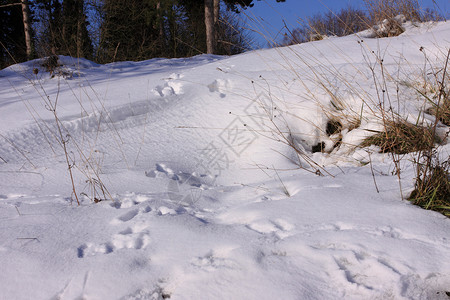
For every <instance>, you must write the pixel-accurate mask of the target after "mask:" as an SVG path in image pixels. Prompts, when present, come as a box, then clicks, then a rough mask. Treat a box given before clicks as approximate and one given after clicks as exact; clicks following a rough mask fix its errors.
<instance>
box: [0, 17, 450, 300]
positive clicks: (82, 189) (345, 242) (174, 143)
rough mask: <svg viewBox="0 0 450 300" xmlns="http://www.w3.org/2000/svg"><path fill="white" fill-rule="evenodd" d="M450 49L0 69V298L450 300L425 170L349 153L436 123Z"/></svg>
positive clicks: (365, 46)
mask: <svg viewBox="0 0 450 300" xmlns="http://www.w3.org/2000/svg"><path fill="white" fill-rule="evenodd" d="M449 37H450V24H449V23H438V24H424V25H420V26H416V27H414V26H410V27H408V29H407V30H406V31H405V33H403V34H402V35H400V36H399V37H394V38H383V39H372V38H369V37H368V35H365V34H364V32H363V33H361V34H359V35H352V36H347V37H342V38H327V39H325V40H322V41H317V42H312V43H307V44H302V45H295V46H291V47H285V48H276V49H266V50H260V51H254V52H248V53H244V54H241V55H237V56H232V57H220V56H208V55H202V56H197V57H193V58H187V59H153V60H148V61H143V62H117V63H112V64H107V65H97V64H94V63H92V62H89V61H86V60H77V59H74V58H70V57H62V56H61V57H59V63H60V64H61V66H60V67H59V68H58V70H56V71H54V72H53V74H49V73H48V72H46V70H45V68H44V67H42V63H43V62H42V60H34V61H30V62H27V63H23V64H18V65H14V66H11V67H9V68H6V69H4V70H2V71H0V115H1V128H0V134H1V136H0V139H1V143H0V157H1V159H0V299H5V300H6V299H449V297H448V296H447V295H446V292H449V291H450V223H449V219H447V218H446V217H444V216H443V215H441V214H439V213H437V212H432V211H427V210H423V209H421V208H419V207H417V206H414V205H412V204H411V203H409V202H408V201H407V200H404V199H406V198H407V196H408V195H409V193H410V192H411V191H412V189H413V186H414V177H415V171H414V166H413V165H412V164H411V161H412V157H413V156H412V155H405V156H404V157H403V158H402V160H401V180H400V182H399V179H398V177H397V176H396V175H395V174H393V173H395V172H394V171H395V166H394V163H393V161H392V157H391V156H390V155H388V154H380V153H379V151H378V150H379V149H377V147H375V146H370V147H367V148H359V147H357V145H358V144H359V143H360V142H361V141H362V140H363V139H364V138H365V137H367V136H369V135H371V134H373V133H374V132H375V131H376V130H382V122H381V119H380V108H381V107H384V109H385V110H387V111H391V112H394V113H396V114H400V115H401V116H403V117H405V118H406V119H408V120H411V121H412V120H417V119H419V118H421V119H422V118H425V122H426V121H427V120H428V121H429V122H432V120H433V117H432V116H428V115H426V116H423V114H422V115H421V112H423V110H424V109H425V106H426V105H427V101H426V100H425V99H424V98H423V97H422V96H421V95H420V93H418V92H417V90H421V89H422V88H424V89H426V91H424V92H427V91H428V90H432V86H433V82H434V81H433V80H434V79H433V75H432V74H433V70H436V71H437V70H439V69H442V67H443V66H444V62H445V58H446V54H447V51H448V49H449V47H450V40H449ZM34 69H37V71H38V73H37V74H34V73H36V70H34ZM438 74H439V72H438ZM386 94H389V95H386ZM52 110H53V111H54V112H55V114H56V117H57V120H58V121H56V119H55V114H54V113H53V111H52ZM330 120H338V123H339V124H338V125H337V126H335V127H341V130H339V131H337V130H332V129H333V128H332V127H333V126H331V125H330ZM412 122H414V121H412ZM335 124H337V123H335ZM58 128H59V129H58ZM438 130H440V132H441V133H442V135H443V136H444V137H445V131H446V130H448V128H445V127H439V128H438ZM318 145H319V148H321V149H322V150H324V152H320V151H316V150H317V147H318ZM449 145H450V144H449V143H448V142H444V144H443V145H441V146H439V147H438V148H437V150H438V152H439V153H440V155H441V156H442V157H443V158H446V157H448V155H449V152H450V146H449ZM64 146H65V147H66V150H67V151H66V152H67V156H66V154H65V152H64V151H63V149H64ZM294 149H297V152H296V151H294ZM319 150H320V149H319ZM299 153H300V154H301V155H299ZM67 162H69V165H70V170H71V171H72V174H73V178H74V187H75V190H76V194H77V195H78V198H79V201H80V205H77V202H76V198H75V197H74V194H73V187H72V184H71V180H70V173H69V169H68V164H67ZM101 188H103V190H104V191H105V195H103V193H102V191H101ZM377 188H378V190H379V192H377ZM402 197H403V198H402ZM94 200H95V202H94ZM96 202H97V203H96Z"/></svg>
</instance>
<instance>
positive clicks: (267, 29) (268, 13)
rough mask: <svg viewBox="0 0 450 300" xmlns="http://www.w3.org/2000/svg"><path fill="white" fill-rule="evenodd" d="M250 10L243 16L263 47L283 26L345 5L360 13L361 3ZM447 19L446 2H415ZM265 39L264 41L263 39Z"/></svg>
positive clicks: (322, 0)
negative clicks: (438, 12)
mask: <svg viewBox="0 0 450 300" xmlns="http://www.w3.org/2000/svg"><path fill="white" fill-rule="evenodd" d="M253 2H254V4H255V5H254V7H253V8H249V9H247V10H245V11H244V13H243V15H246V16H247V17H249V18H251V19H253V20H254V19H257V20H258V22H259V25H255V23H254V21H253V22H250V25H249V26H251V27H252V29H253V30H255V31H257V32H259V33H256V34H254V35H253V37H254V38H255V39H256V41H257V43H259V44H260V45H261V46H264V45H265V44H267V43H266V40H267V39H269V40H270V39H272V38H273V37H275V36H277V33H278V37H279V38H278V39H277V40H278V41H279V40H280V39H282V36H283V34H284V32H285V31H286V30H283V27H284V23H283V22H285V23H286V25H287V26H288V27H289V28H290V29H293V28H295V27H298V24H299V23H298V20H299V19H305V18H307V17H308V16H313V15H315V14H318V13H324V12H327V11H329V10H333V11H339V10H340V9H341V8H344V7H347V6H348V5H350V6H352V7H356V8H362V9H364V1H363V0H286V2H284V3H277V2H276V1H275V0H261V1H257V0H255V1H253ZM433 2H435V3H436V4H437V5H438V10H439V11H440V12H441V13H442V14H443V15H446V16H447V17H448V15H449V11H450V1H449V0H435V1H433V0H419V3H420V5H421V6H422V7H431V8H433V7H435V4H434V3H433ZM264 36H266V37H264Z"/></svg>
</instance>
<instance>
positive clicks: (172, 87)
mask: <svg viewBox="0 0 450 300" xmlns="http://www.w3.org/2000/svg"><path fill="white" fill-rule="evenodd" d="M183 77H184V75H182V74H175V73H174V74H171V75H170V76H169V78H166V79H164V80H165V81H166V82H165V83H164V84H163V85H158V86H156V87H155V88H154V89H153V93H154V94H155V95H157V96H160V97H168V96H173V95H181V94H183V86H184V83H183V82H180V81H176V80H179V79H181V78H183Z"/></svg>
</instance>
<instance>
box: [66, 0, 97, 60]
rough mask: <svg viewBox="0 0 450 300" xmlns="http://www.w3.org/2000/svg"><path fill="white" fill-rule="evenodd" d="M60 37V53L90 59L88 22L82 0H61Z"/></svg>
mask: <svg viewBox="0 0 450 300" xmlns="http://www.w3.org/2000/svg"><path fill="white" fill-rule="evenodd" d="M62 7H63V9H62V33H61V36H62V39H63V42H64V47H62V49H61V52H60V54H65V55H70V56H73V57H84V58H88V59H92V56H93V51H94V50H93V47H92V41H91V38H90V36H89V32H88V30H87V26H88V22H87V20H86V13H85V8H84V1H83V0H63V6H62Z"/></svg>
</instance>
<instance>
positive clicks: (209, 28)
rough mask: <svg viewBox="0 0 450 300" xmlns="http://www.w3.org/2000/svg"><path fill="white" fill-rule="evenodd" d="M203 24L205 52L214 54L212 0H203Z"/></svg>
mask: <svg viewBox="0 0 450 300" xmlns="http://www.w3.org/2000/svg"><path fill="white" fill-rule="evenodd" d="M205 25H206V53H208V54H214V52H215V51H216V49H215V44H216V43H215V39H216V38H215V33H214V32H215V30H214V0H205Z"/></svg>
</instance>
